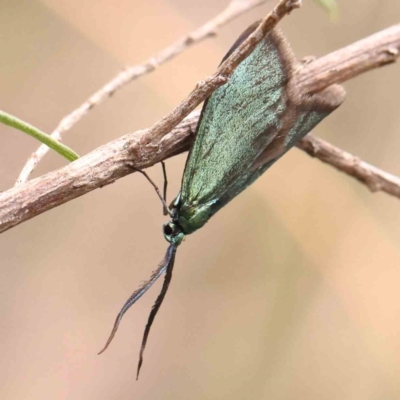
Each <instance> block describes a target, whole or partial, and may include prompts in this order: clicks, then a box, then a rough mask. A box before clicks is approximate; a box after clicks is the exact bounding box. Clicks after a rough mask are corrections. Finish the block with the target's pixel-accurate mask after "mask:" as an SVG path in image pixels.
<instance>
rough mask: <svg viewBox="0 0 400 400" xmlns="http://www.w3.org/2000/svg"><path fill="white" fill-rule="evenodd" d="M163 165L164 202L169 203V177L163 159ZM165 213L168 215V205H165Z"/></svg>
mask: <svg viewBox="0 0 400 400" xmlns="http://www.w3.org/2000/svg"><path fill="white" fill-rule="evenodd" d="M161 167H162V172H163V177H164V192H163V195H164V203H165V204H166V203H167V188H168V179H167V169H166V167H165V162H164V161H161ZM163 215H168V209H167V207H165V205H164V207H163Z"/></svg>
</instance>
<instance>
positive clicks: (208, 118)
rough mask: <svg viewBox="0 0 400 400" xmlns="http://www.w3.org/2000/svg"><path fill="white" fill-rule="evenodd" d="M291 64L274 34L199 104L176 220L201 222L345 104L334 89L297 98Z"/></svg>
mask: <svg viewBox="0 0 400 400" xmlns="http://www.w3.org/2000/svg"><path fill="white" fill-rule="evenodd" d="M256 27H257V24H254V25H252V26H251V27H250V28H248V29H247V31H246V32H244V33H243V34H242V36H241V37H240V38H239V39H238V40H237V42H236V43H235V44H234V46H233V47H232V49H231V50H230V51H229V52H228V54H227V56H228V55H229V54H230V53H231V52H232V51H233V50H234V49H235V48H236V47H237V46H238V45H239V44H240V43H241V42H242V41H243V40H244V39H245V38H246V37H247V36H248V35H250V34H251V32H252V31H253V30H254V29H255V28H256ZM227 56H226V57H227ZM296 67H297V63H296V61H295V58H294V55H293V52H292V50H291V48H290V46H289V44H288V42H287V41H286V39H285V38H284V37H283V35H282V34H281V33H280V32H279V31H278V30H277V29H274V30H273V31H271V32H270V33H269V34H268V36H267V37H266V38H265V39H264V40H263V41H262V42H260V43H259V45H258V46H257V47H256V49H255V50H254V51H253V53H252V54H250V56H249V57H247V58H246V59H245V60H244V61H243V62H242V63H241V64H240V65H239V66H238V67H237V68H236V70H235V71H234V73H233V74H232V75H231V77H230V80H229V82H228V83H227V84H225V85H224V86H222V87H221V88H219V89H217V90H216V91H215V92H214V93H213V94H212V95H211V96H210V97H209V99H208V100H207V101H206V102H205V104H204V106H203V110H202V113H201V117H200V120H199V124H198V126H197V131H196V137H195V140H194V143H193V145H192V148H191V150H190V153H189V156H188V159H187V162H186V167H185V172H184V175H183V180H182V189H181V197H180V203H181V208H180V215H181V216H184V217H185V218H186V219H187V220H190V219H191V218H192V216H194V215H195V214H196V213H198V212H199V209H202V210H203V211H202V213H204V217H203V223H204V222H205V220H206V219H208V218H210V217H211V215H213V214H214V213H215V212H217V211H218V210H219V209H220V208H221V207H223V206H224V205H225V204H227V203H228V202H229V201H230V200H231V199H233V198H234V197H235V196H236V195H238V194H239V193H240V192H241V191H243V190H244V189H245V188H246V187H247V186H248V185H250V184H251V183H253V182H254V181H255V180H256V179H257V178H258V177H259V176H260V175H261V174H262V173H263V172H265V171H266V170H267V169H268V168H269V167H270V166H271V165H272V164H273V163H274V162H275V161H276V160H278V159H279V158H280V157H281V156H282V155H283V154H285V153H286V152H287V151H288V150H289V149H290V148H291V147H293V146H294V144H295V143H296V142H297V141H298V140H300V139H301V138H302V137H303V136H305V135H306V134H307V133H308V132H310V131H311V130H312V129H313V128H314V127H315V126H316V125H317V124H318V123H319V122H320V121H321V120H322V119H323V118H325V117H326V116H327V115H329V114H330V113H331V112H332V111H333V110H335V109H336V108H337V107H338V106H339V105H340V104H341V103H342V102H343V101H344V98H345V91H344V89H343V88H342V87H341V86H339V85H332V86H330V87H328V88H327V89H325V90H323V91H322V92H320V93H317V94H315V95H304V94H302V93H300V91H299V88H298V86H297V85H296V83H295V82H294V79H293V75H294V69H295V68H296Z"/></svg>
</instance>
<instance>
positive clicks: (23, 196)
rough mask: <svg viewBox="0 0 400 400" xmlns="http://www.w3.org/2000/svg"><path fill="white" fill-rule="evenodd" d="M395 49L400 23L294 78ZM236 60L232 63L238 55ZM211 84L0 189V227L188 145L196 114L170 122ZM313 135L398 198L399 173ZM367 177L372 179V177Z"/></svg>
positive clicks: (329, 76)
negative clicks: (163, 113) (152, 121)
mask: <svg viewBox="0 0 400 400" xmlns="http://www.w3.org/2000/svg"><path fill="white" fill-rule="evenodd" d="M253 40H254V39H253ZM260 40H261V39H260ZM244 45H245V46H247V45H248V43H247V44H246V42H244ZM238 50H239V51H241V50H242V49H241V48H239V49H238ZM399 51H400V25H395V26H393V27H391V28H388V29H386V30H384V31H381V32H379V33H377V34H375V35H373V36H370V37H369V38H366V39H363V40H361V41H359V42H357V43H354V44H352V45H350V46H348V47H345V48H343V49H341V50H338V51H336V52H334V53H332V54H329V55H327V56H325V57H322V58H320V59H318V60H315V61H313V62H312V63H310V64H308V65H306V66H305V67H303V68H301V69H299V71H298V73H297V77H296V80H297V82H298V84H299V86H301V88H302V90H306V91H315V90H316V88H318V89H322V88H324V87H326V86H328V85H330V84H332V83H336V82H343V81H345V80H347V79H351V78H353V77H355V76H357V75H359V74H360V73H362V72H365V71H368V70H369V69H372V68H377V67H379V66H382V65H386V64H388V63H391V62H394V61H395V60H396V58H397V57H398V54H399ZM241 54H242V55H243V53H241ZM236 56H237V55H236ZM236 56H235V57H236ZM230 60H231V58H230V59H228V63H229V65H230V66H231V65H233V64H230V62H231V61H230ZM234 60H235V61H234V63H236V62H237V58H234ZM221 67H222V68H221V69H222V71H225V68H226V65H225V66H224V64H223V65H222V66H221ZM229 68H230V67H228V70H229ZM221 69H220V70H218V72H217V73H216V74H214V75H213V76H212V79H211V82H214V81H213V79H215V78H216V77H219V76H220V75H218V73H220V72H221ZM222 76H223V77H224V75H222ZM218 79H220V78H217V80H218ZM206 82H210V80H207V81H206ZM219 84H220V82H217V84H216V85H215V86H218V85H219ZM212 88H213V87H212V84H210V85H208V86H206V87H205V86H204V85H200V86H199V87H198V88H197V89H196V90H195V91H194V92H192V94H191V97H189V98H188V99H187V100H186V101H185V102H183V103H181V105H180V106H179V107H178V108H177V109H176V110H175V111H174V112H173V113H171V114H170V115H169V116H168V117H167V118H165V119H163V120H162V121H161V122H159V123H158V124H156V125H155V126H153V127H152V128H150V129H145V130H142V131H137V132H135V133H132V134H128V135H125V136H123V137H121V138H118V139H116V140H114V141H112V142H110V143H108V144H106V145H104V146H102V147H100V148H98V149H95V150H94V151H92V152H91V153H89V154H88V155H86V156H84V157H81V158H80V159H78V160H77V161H75V162H73V163H71V164H69V165H67V166H66V167H64V168H61V169H59V170H57V171H53V172H50V173H48V174H46V175H44V176H42V177H40V178H37V179H35V180H33V181H30V182H27V183H25V184H23V185H21V186H19V187H15V188H13V189H10V190H8V191H6V192H4V193H2V194H0V232H2V231H5V230H7V229H10V228H11V227H13V226H16V225H18V224H20V223H21V222H23V221H26V220H28V219H30V218H33V217H34V216H36V215H39V214H41V213H42V212H45V211H47V210H49V209H51V208H53V207H56V206H58V205H60V204H63V203H65V202H67V201H69V200H72V199H74V198H76V197H78V196H82V195H84V194H85V193H88V192H90V191H91V190H93V189H96V188H98V187H102V186H104V185H107V184H109V183H112V182H114V181H115V180H117V179H119V178H121V177H123V176H125V175H127V174H128V173H130V172H131V168H130V167H128V166H127V165H128V164H131V163H132V162H133V164H134V167H135V168H138V169H142V168H147V167H150V166H151V165H153V164H155V163H158V162H160V161H161V160H164V159H166V158H169V157H172V156H174V155H176V154H178V153H181V152H183V151H185V150H187V149H188V147H189V145H190V142H191V139H192V137H191V133H192V132H193V131H194V129H195V125H196V122H197V116H196V113H193V114H192V115H191V116H190V117H188V118H186V119H185V120H184V121H182V122H181V123H180V124H179V125H178V126H177V127H176V128H173V127H174V126H175V125H176V123H177V121H179V120H180V119H181V118H182V117H183V116H184V115H185V114H186V113H187V112H188V110H191V109H193V108H194V107H195V104H198V103H197V102H200V101H201V100H200V99H203V98H205V97H206V96H207V95H208V94H209V93H210V91H211V90H212ZM197 115H198V114H197ZM171 128H173V129H171ZM312 140H316V139H312V138H305V139H303V141H302V142H301V144H300V145H299V146H300V147H302V148H303V149H304V150H306V151H307V152H308V153H311V154H312V155H313V156H315V157H319V158H321V159H322V160H323V161H324V162H329V163H331V164H332V165H335V166H336V167H338V168H340V169H341V170H342V171H344V172H346V173H349V174H351V175H353V176H355V177H357V179H359V180H361V181H362V182H364V183H368V186H369V187H370V188H371V189H373V190H384V191H386V192H387V193H389V194H392V195H394V196H397V197H400V189H399V188H400V184H399V180H398V178H396V177H393V176H391V175H390V174H387V173H385V172H383V171H379V170H378V169H376V168H374V167H372V166H369V165H368V164H366V163H363V162H359V165H358V166H357V162H353V168H349V167H346V165H345V164H346V163H345V162H344V163H343V159H347V160H349V156H350V157H353V156H351V155H348V153H345V152H342V154H340V151H339V153H338V154H336V157H333V158H332V157H331V158H330V157H328V156H327V153H326V152H325V151H322V150H321V149H324V148H326V146H322V145H321V143H322V142H321V141H319V143H320V145H319V146H317V145H316V144H315V143H314V144H313V145H310V143H311V141H312ZM307 141H308V144H307ZM325 145H327V144H326V143H325ZM310 146H311V147H310ZM328 146H329V145H328ZM327 152H328V155H329V154H333V153H334V151H333V149H332V148H330V149H329V148H328V149H327ZM334 159H335V160H334ZM371 171H372V172H371ZM371 174H372V175H371ZM367 176H369V177H371V176H374V178H373V180H371V178H367ZM371 182H373V183H371Z"/></svg>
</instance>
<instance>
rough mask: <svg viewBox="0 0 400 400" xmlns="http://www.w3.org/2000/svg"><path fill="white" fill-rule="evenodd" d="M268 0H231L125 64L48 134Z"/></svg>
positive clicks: (35, 157) (57, 133) (40, 153)
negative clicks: (169, 40) (153, 50)
mask: <svg viewBox="0 0 400 400" xmlns="http://www.w3.org/2000/svg"><path fill="white" fill-rule="evenodd" d="M267 1H268V0H232V1H231V2H230V3H229V4H228V6H227V7H226V8H225V10H223V11H222V12H221V13H220V14H218V15H217V16H216V17H214V18H213V19H212V20H210V21H208V22H207V23H205V24H204V25H202V26H201V27H200V28H198V29H196V30H194V31H193V32H191V33H189V34H187V35H186V36H184V37H183V38H181V39H179V40H177V41H176V42H174V43H172V44H171V45H170V46H168V47H166V48H165V49H164V50H161V51H160V52H158V53H157V54H156V55H155V56H153V57H150V58H149V59H148V60H146V61H145V62H144V63H142V64H138V65H135V66H132V67H128V68H126V69H124V70H123V71H121V72H120V73H118V74H117V75H116V76H115V77H114V78H113V79H111V81H109V82H108V83H107V84H105V85H104V86H103V87H102V88H101V89H99V90H98V91H97V92H96V93H94V94H93V95H92V96H90V98H89V99H88V100H86V101H85V102H84V103H83V104H81V105H80V106H79V107H78V108H77V109H75V110H74V111H72V112H71V113H70V114H68V115H67V116H66V117H64V118H63V119H62V120H61V122H60V123H59V124H58V126H57V127H56V129H55V130H54V131H53V132H52V133H51V136H52V137H53V138H54V139H56V140H58V141H61V137H62V135H63V134H64V133H65V132H67V131H69V130H70V129H71V128H72V127H73V126H74V125H75V124H76V123H78V122H79V121H80V120H81V119H82V118H83V117H84V116H85V115H87V114H88V113H89V111H90V110H91V109H92V108H93V107H95V106H98V105H99V104H101V103H103V102H104V101H105V100H107V99H109V98H110V97H111V96H112V95H113V94H114V93H115V92H116V91H117V90H119V89H121V88H122V87H124V86H125V85H126V84H128V83H129V82H132V81H133V80H135V79H137V78H139V77H140V76H142V75H145V74H148V73H150V72H153V71H154V70H155V69H156V68H157V67H159V66H160V65H162V64H164V63H166V62H167V61H169V60H171V59H173V58H175V57H176V56H178V55H179V54H181V53H183V52H184V51H185V50H187V49H189V48H190V47H192V46H193V45H195V44H197V43H200V42H202V41H203V40H205V39H207V38H210V37H212V36H215V35H216V32H217V31H218V30H219V29H220V28H221V27H222V26H223V25H226V24H227V23H229V22H230V21H232V20H233V19H235V18H237V17H239V16H240V15H242V14H244V13H245V12H246V11H249V10H251V9H253V8H255V7H257V6H260V5H261V4H263V3H266V2H267ZM48 150H49V148H48V147H47V146H45V145H41V146H40V147H39V148H38V149H37V150H36V151H35V152H34V153H32V155H31V156H30V157H29V159H28V161H27V162H26V164H25V166H24V167H23V169H22V171H21V172H20V174H19V176H18V179H17V181H16V185H19V184H21V183H24V182H26V181H27V180H28V179H29V176H30V174H31V173H32V172H33V171H34V169H35V168H36V166H37V164H38V163H39V162H40V160H41V159H42V158H43V157H44V156H45V155H46V154H47V152H48Z"/></svg>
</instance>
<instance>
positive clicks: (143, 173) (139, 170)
mask: <svg viewBox="0 0 400 400" xmlns="http://www.w3.org/2000/svg"><path fill="white" fill-rule="evenodd" d="M127 165H128V167H129V168H130V169H132V170H133V171H135V172H140V173H141V174H142V175H143V176H144V177H145V178H146V179H147V180H148V181H149V182H150V184H151V186H153V188H154V190H155V191H156V193H157V196H158V198H159V199H160V200H161V203H162V204H163V206H164V210H166V212H167V214H168V215H169V216H170V217H171V218H172V212H171V210H170V209H169V208H168V206H167V203H166V202H165V200H164V198H163V196H162V195H161V192H160V189H159V188H158V186H157V185H156V184H155V183H154V181H153V180H152V179H151V178H150V177H149V175H148V174H147V173H146V172H145V171H143V170H141V169H139V168H136V167H134V166H133V165H132V164H127ZM165 190H166V189H165V183H164V191H165ZM165 215H166V214H165Z"/></svg>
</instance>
